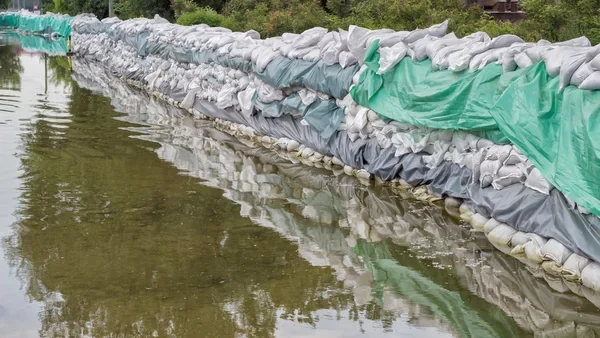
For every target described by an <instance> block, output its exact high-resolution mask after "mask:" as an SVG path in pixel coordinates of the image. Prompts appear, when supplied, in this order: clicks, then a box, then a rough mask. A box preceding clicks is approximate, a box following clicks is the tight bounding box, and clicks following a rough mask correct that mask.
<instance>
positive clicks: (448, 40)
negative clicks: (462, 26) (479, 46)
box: [425, 37, 464, 61]
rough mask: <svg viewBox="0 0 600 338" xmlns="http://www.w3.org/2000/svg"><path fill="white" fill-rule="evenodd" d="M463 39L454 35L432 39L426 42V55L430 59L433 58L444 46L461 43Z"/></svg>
mask: <svg viewBox="0 0 600 338" xmlns="http://www.w3.org/2000/svg"><path fill="white" fill-rule="evenodd" d="M463 43H464V41H463V40H462V39H457V38H456V37H454V38H453V37H443V38H441V39H437V40H434V41H432V42H430V43H428V44H427V46H426V48H425V49H426V51H427V57H428V58H429V59H430V60H432V61H433V60H434V59H435V56H436V55H437V54H438V53H439V52H440V51H441V50H442V49H444V48H446V47H448V46H453V45H461V44H463Z"/></svg>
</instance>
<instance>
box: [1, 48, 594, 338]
mask: <svg viewBox="0 0 600 338" xmlns="http://www.w3.org/2000/svg"><path fill="white" fill-rule="evenodd" d="M50 60H52V59H50ZM49 64H51V65H52V66H51V68H52V69H53V71H52V73H53V74H63V75H55V76H56V79H57V80H55V83H56V85H61V86H66V87H68V88H70V94H69V95H68V97H69V101H68V104H67V105H66V106H65V107H64V109H63V108H62V107H61V106H57V105H55V104H52V103H50V102H45V103H43V104H40V105H39V107H40V108H39V109H41V110H44V114H42V116H38V118H37V119H35V121H32V122H31V123H30V124H28V130H27V132H26V133H23V134H22V135H21V136H20V137H21V142H22V145H21V146H22V150H21V151H20V160H21V166H22V172H23V173H22V175H21V178H20V179H21V181H22V184H21V196H20V206H19V208H18V210H17V212H16V215H17V223H16V224H15V226H14V231H13V233H12V235H10V236H7V237H6V238H5V239H4V247H5V256H6V258H7V259H8V261H9V262H10V264H11V265H12V266H13V269H14V271H15V272H16V274H17V275H18V277H19V278H20V280H21V281H22V283H23V285H24V287H23V289H24V290H25V292H26V293H27V295H28V296H29V297H30V298H31V299H33V300H36V301H39V302H42V303H43V309H42V312H41V314H40V320H41V322H42V324H41V330H40V335H42V336H47V337H54V336H93V337H105V336H115V337H150V336H158V337H198V336H201V337H274V336H280V337H295V336H297V337H300V336H322V337H335V336H338V337H351V336H365V334H366V335H367V336H390V337H391V336H395V337H397V336H418V337H423V336H427V337H430V336H449V335H454V336H471V337H516V336H519V337H524V336H528V335H531V334H532V333H553V334H555V336H580V337H583V336H586V337H594V336H595V335H596V333H595V332H596V331H598V329H597V328H596V327H595V325H596V324H595V323H598V322H599V320H600V316H599V313H598V311H597V310H596V307H595V306H593V305H592V304H590V303H589V302H588V301H587V300H585V299H583V298H581V297H578V296H575V295H573V294H570V293H559V292H557V291H555V288H556V287H555V288H551V287H549V284H548V282H546V281H544V280H540V279H538V278H535V277H534V276H533V275H532V274H531V273H530V271H527V269H526V268H525V267H524V266H523V265H522V264H521V263H520V262H518V261H516V260H514V259H512V258H510V257H507V256H504V255H502V254H500V253H498V252H497V251H495V250H493V249H492V248H491V246H490V245H489V244H488V243H487V240H485V238H484V237H482V236H480V235H478V234H476V233H472V232H470V231H469V228H467V227H463V226H462V225H461V223H460V222H459V221H457V220H455V219H453V218H452V217H450V215H448V214H447V213H446V212H445V211H444V210H443V209H442V208H440V207H438V206H432V205H425V204H422V203H419V202H416V201H414V200H411V199H410V196H409V195H408V194H406V193H405V192H402V191H397V190H390V189H388V188H385V187H378V186H369V187H364V186H361V185H360V184H357V182H356V181H355V180H354V179H353V178H351V177H348V176H344V175H342V176H332V175H331V173H330V172H329V171H326V170H324V169H319V168H309V167H306V166H301V165H298V164H293V163H292V162H291V160H295V159H290V158H288V157H287V156H288V155H286V154H277V153H275V152H272V151H268V150H265V149H264V148H262V147H260V146H257V145H255V144H253V143H251V142H248V141H240V140H237V139H235V138H233V137H231V136H229V135H228V134H225V133H223V132H220V131H218V130H216V129H214V128H213V127H212V126H211V124H210V123H209V122H206V121H194V120H192V119H191V118H190V117H189V116H187V115H186V114H185V113H182V112H181V111H179V110H177V109H175V108H173V107H170V106H165V105H163V104H161V103H160V102H157V101H155V100H154V99H152V98H150V97H148V96H146V95H143V94H141V93H139V92H137V91H136V90H133V89H131V88H129V87H127V86H124V85H123V84H122V83H121V82H119V81H116V80H114V79H111V78H110V77H108V76H107V75H106V74H105V73H103V72H101V71H100V69H99V68H93V69H91V70H90V69H89V68H88V66H87V65H85V64H82V63H79V62H75V63H74V68H75V71H76V74H75V77H76V80H77V83H75V82H70V81H71V80H70V78H69V76H67V75H68V74H69V73H68V72H66V71H65V72H64V73H60V72H61V69H65V67H62V66H61V62H60V61H58V62H55V61H51V62H49ZM0 71H1V70H0ZM92 74H93V75H92ZM58 79H60V80H58ZM24 85H27V83H26V82H24ZM82 87H86V88H88V89H83V88H82ZM89 89H92V91H90V90H89ZM98 94H104V95H106V96H108V97H110V98H106V97H103V96H100V95H98ZM111 104H112V105H113V106H114V107H116V109H117V110H118V111H122V112H124V113H126V115H122V114H119V113H117V112H115V110H114V108H113V107H112V106H111ZM148 141H152V142H148ZM149 150H150V151H149ZM157 155H158V156H157ZM295 161H297V160H295ZM215 188H218V189H215ZM231 201H233V202H235V203H232V202H231ZM256 225H259V226H256ZM0 278H3V277H0ZM598 332H600V331H598Z"/></svg>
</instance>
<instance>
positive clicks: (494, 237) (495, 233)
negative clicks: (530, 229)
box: [487, 223, 517, 249]
mask: <svg viewBox="0 0 600 338" xmlns="http://www.w3.org/2000/svg"><path fill="white" fill-rule="evenodd" d="M516 233H517V230H515V229H514V228H512V227H510V226H508V225H506V224H504V223H500V224H498V226H496V227H495V228H494V229H493V230H492V231H490V232H489V233H487V239H489V241H490V242H492V244H495V245H497V246H499V247H501V248H506V249H508V248H509V247H510V246H509V243H510V240H511V238H512V237H513V235H514V234H516Z"/></svg>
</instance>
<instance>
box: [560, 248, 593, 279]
mask: <svg viewBox="0 0 600 338" xmlns="http://www.w3.org/2000/svg"><path fill="white" fill-rule="evenodd" d="M590 263H591V261H590V260H589V259H588V258H586V257H583V256H580V255H578V254H575V253H574V254H572V255H571V256H569V258H567V260H566V261H565V262H564V263H563V265H562V276H563V277H564V278H565V279H566V280H568V281H573V282H578V281H580V280H581V272H582V271H583V269H584V268H585V267H586V266H588V264H590Z"/></svg>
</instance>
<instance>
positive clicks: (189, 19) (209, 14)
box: [177, 7, 224, 27]
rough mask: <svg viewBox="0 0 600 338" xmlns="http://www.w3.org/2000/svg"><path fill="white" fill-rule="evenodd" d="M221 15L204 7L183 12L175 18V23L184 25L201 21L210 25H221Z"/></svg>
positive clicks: (196, 23)
mask: <svg viewBox="0 0 600 338" xmlns="http://www.w3.org/2000/svg"><path fill="white" fill-rule="evenodd" d="M223 19H224V18H223V16H222V15H221V14H219V13H217V12H216V11H215V10H214V9H212V8H210V7H204V8H200V9H198V10H196V11H195V12H191V13H183V14H181V16H180V17H179V19H177V23H178V24H180V25H184V26H191V25H198V24H201V23H204V24H207V25H209V26H211V27H216V26H221V24H222V22H223Z"/></svg>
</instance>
